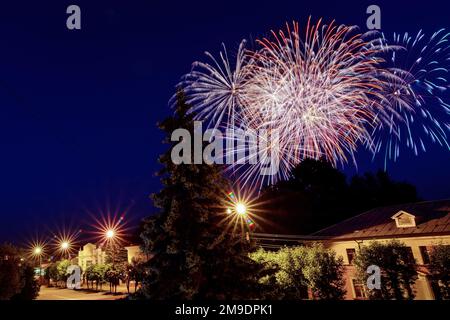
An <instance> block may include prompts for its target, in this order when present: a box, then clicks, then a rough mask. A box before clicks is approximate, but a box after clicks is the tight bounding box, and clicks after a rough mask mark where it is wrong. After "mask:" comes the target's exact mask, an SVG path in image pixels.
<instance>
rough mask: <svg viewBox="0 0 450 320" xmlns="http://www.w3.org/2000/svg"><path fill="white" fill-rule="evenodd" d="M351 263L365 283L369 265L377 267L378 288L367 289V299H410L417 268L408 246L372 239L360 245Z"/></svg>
mask: <svg viewBox="0 0 450 320" xmlns="http://www.w3.org/2000/svg"><path fill="white" fill-rule="evenodd" d="M354 263H355V265H356V267H357V269H358V274H359V278H360V280H361V282H363V283H367V278H368V276H369V274H367V269H368V267H369V266H371V265H375V266H378V267H379V268H380V269H381V289H379V290H378V289H373V290H367V292H368V294H369V298H370V299H382V300H390V299H396V300H404V299H414V291H413V285H414V283H415V281H416V280H417V270H416V268H417V267H416V262H415V261H414V257H413V256H412V252H411V248H410V247H407V246H406V245H405V244H403V243H401V242H399V241H396V240H392V241H389V242H385V243H382V242H377V241H374V242H372V243H370V244H369V245H365V246H362V247H361V249H360V250H359V252H358V254H357V255H356V258H355V261H354Z"/></svg>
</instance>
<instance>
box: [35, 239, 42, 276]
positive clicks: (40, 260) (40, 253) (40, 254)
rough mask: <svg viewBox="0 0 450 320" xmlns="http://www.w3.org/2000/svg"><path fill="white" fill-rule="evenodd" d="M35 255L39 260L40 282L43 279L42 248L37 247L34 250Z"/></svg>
mask: <svg viewBox="0 0 450 320" xmlns="http://www.w3.org/2000/svg"><path fill="white" fill-rule="evenodd" d="M33 253H34V255H36V256H37V257H38V258H39V280H40V279H41V278H42V247H40V246H37V247H35V248H34V249H33Z"/></svg>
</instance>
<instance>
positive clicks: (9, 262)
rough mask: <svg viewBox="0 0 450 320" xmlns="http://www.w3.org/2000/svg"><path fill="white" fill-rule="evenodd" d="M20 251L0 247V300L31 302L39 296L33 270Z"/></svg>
mask: <svg viewBox="0 0 450 320" xmlns="http://www.w3.org/2000/svg"><path fill="white" fill-rule="evenodd" d="M24 257H25V254H24V252H23V251H21V250H20V249H18V248H16V247H14V246H12V245H10V244H2V245H0V300H32V299H35V298H36V297H37V296H38V294H39V288H40V286H39V283H38V281H37V280H36V279H35V277H34V268H33V266H32V265H30V264H29V263H28V261H26V260H25V259H24Z"/></svg>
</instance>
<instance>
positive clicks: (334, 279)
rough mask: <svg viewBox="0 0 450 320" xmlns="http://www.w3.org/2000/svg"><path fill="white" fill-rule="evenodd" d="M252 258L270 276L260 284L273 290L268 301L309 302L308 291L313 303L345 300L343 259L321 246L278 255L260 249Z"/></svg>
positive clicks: (281, 252)
mask: <svg viewBox="0 0 450 320" xmlns="http://www.w3.org/2000/svg"><path fill="white" fill-rule="evenodd" d="M251 257H252V259H254V260H255V261H257V262H259V263H261V264H263V265H264V266H265V268H266V271H267V273H268V275H266V276H264V277H263V278H261V280H260V281H261V282H262V283H264V284H265V285H267V286H268V287H269V288H271V289H273V290H272V293H271V294H269V296H268V297H269V298H279V299H283V298H284V299H306V298H308V289H310V290H311V292H312V298H313V299H342V298H343V297H344V295H345V290H344V278H343V261H342V258H336V254H335V253H334V251H332V250H328V249H325V248H324V247H323V245H321V244H313V245H312V246H304V247H292V248H287V247H285V248H282V249H280V250H279V251H277V252H270V251H269V252H267V251H265V250H263V249H260V250H258V251H257V252H255V253H253V254H251Z"/></svg>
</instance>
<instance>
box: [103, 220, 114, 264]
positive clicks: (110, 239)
mask: <svg viewBox="0 0 450 320" xmlns="http://www.w3.org/2000/svg"><path fill="white" fill-rule="evenodd" d="M115 236H116V232H115V231H114V230H113V229H108V230H106V232H105V237H106V241H107V242H108V246H109V249H110V250H111V259H112V265H113V267H114V266H115V261H116V256H115V250H114V248H113V242H114V238H115Z"/></svg>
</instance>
